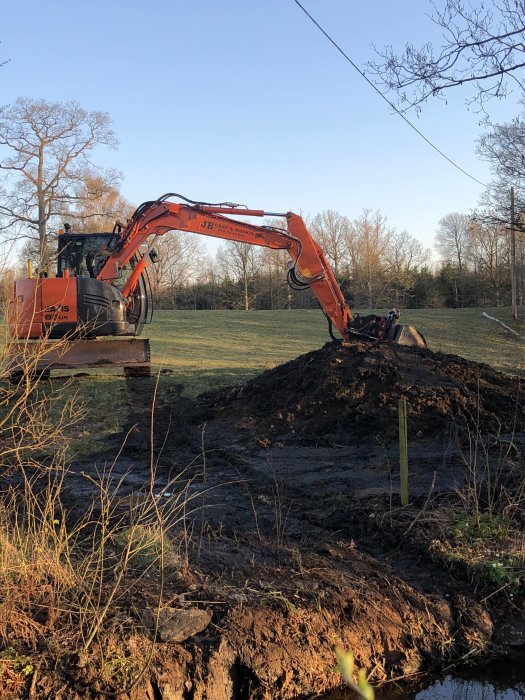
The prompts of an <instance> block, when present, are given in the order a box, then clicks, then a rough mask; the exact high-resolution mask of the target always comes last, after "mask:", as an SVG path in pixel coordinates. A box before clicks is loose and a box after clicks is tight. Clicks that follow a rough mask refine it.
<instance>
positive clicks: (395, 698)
mask: <svg viewBox="0 0 525 700" xmlns="http://www.w3.org/2000/svg"><path fill="white" fill-rule="evenodd" d="M325 698H326V700H354V698H355V695H353V694H351V693H343V694H340V695H327V696H325ZM376 700H525V657H520V658H517V659H513V660H512V661H505V662H498V663H492V664H489V665H487V666H483V667H481V668H480V667H478V668H475V669H471V670H467V671H463V672H461V673H458V674H454V675H451V676H446V677H445V678H441V679H439V680H436V681H433V682H432V683H431V684H430V685H428V686H427V687H426V688H424V689H419V690H415V689H412V690H411V689H410V688H396V687H393V686H392V687H389V686H387V687H384V688H382V689H381V690H378V691H376Z"/></svg>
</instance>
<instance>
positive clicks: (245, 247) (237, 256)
mask: <svg viewBox="0 0 525 700" xmlns="http://www.w3.org/2000/svg"><path fill="white" fill-rule="evenodd" d="M257 258H258V252H257V251H256V249H255V246H253V245H251V244H250V243H241V242H240V241H227V242H226V243H225V244H224V245H223V246H221V247H220V248H219V250H218V251H217V256H216V260H217V265H218V268H219V270H220V273H221V277H222V278H223V280H229V281H230V282H231V283H233V284H240V287H241V290H242V302H241V307H242V308H243V309H244V311H249V310H250V308H251V304H252V301H253V282H254V278H255V274H256V271H257V267H258V266H257Z"/></svg>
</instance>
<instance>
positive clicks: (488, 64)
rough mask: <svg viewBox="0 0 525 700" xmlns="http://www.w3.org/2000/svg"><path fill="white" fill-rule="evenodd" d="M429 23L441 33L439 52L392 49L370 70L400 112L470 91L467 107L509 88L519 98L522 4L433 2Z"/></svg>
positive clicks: (524, 38)
mask: <svg viewBox="0 0 525 700" xmlns="http://www.w3.org/2000/svg"><path fill="white" fill-rule="evenodd" d="M432 6H433V8H434V12H433V15H432V16H431V19H432V20H433V22H434V23H435V24H436V25H437V26H438V27H439V28H440V29H441V30H442V39H441V46H439V47H434V46H433V45H432V44H431V43H427V44H425V45H424V46H421V47H419V48H418V47H416V46H414V45H413V44H411V43H408V44H407V45H406V46H405V49H404V51H403V52H402V53H401V54H397V53H396V52H395V51H394V50H393V48H392V47H391V46H387V47H386V48H385V49H384V50H383V51H380V52H379V56H380V57H381V62H379V63H377V62H371V63H369V67H370V68H371V69H372V71H373V72H374V74H375V75H376V76H377V77H378V78H379V82H380V84H382V85H383V86H385V87H386V88H387V89H388V90H390V91H393V92H395V93H397V96H398V99H399V103H400V105H401V106H403V107H405V108H410V107H416V108H420V107H421V105H422V103H424V102H425V101H426V100H427V99H428V98H429V97H435V96H443V95H444V94H445V93H446V92H447V91H449V90H450V89H452V88H455V87H466V86H469V85H470V86H471V87H472V89H473V90H472V91H471V92H470V96H469V98H468V102H469V103H472V102H477V103H478V105H480V106H481V107H483V105H484V103H485V102H486V101H487V100H489V99H491V98H501V97H504V96H505V95H507V94H508V93H509V92H510V91H511V90H512V89H513V88H517V89H518V90H519V92H520V93H523V92H524V83H523V77H522V72H523V68H524V67H525V2H524V1H523V0H492V1H491V2H488V3H485V2H483V1H482V0H478V1H477V2H475V0H473V2H465V0H441V2H439V1H438V0H437V1H436V3H432Z"/></svg>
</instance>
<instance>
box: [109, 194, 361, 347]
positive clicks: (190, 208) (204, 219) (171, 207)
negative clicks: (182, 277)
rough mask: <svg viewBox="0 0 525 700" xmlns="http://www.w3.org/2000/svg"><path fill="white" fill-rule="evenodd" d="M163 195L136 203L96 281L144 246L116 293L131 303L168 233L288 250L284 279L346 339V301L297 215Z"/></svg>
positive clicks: (111, 275)
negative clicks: (309, 296)
mask: <svg viewBox="0 0 525 700" xmlns="http://www.w3.org/2000/svg"><path fill="white" fill-rule="evenodd" d="M169 196H170V195H164V197H161V198H160V199H159V200H156V201H154V202H146V203H145V204H143V205H141V206H140V207H139V208H138V209H137V210H136V212H135V213H134V215H133V217H132V218H131V219H130V221H129V222H128V224H127V225H126V226H125V227H124V228H123V229H122V230H121V232H120V241H119V244H118V245H117V246H116V249H115V250H114V251H113V252H112V254H111V255H109V256H108V257H107V260H106V262H105V264H104V265H103V267H102V268H101V269H100V272H99V273H98V275H97V279H99V280H102V281H104V282H109V283H111V282H112V281H113V280H114V279H116V278H117V277H118V275H119V271H120V270H121V269H123V268H124V266H125V265H126V264H127V263H128V262H129V261H130V260H131V259H132V258H133V256H136V255H137V253H138V251H139V250H140V249H141V246H143V245H144V244H146V243H147V245H148V248H147V251H146V253H145V254H143V255H142V257H141V258H140V260H139V261H138V263H137V264H136V265H135V267H134V269H133V272H132V274H131V275H130V276H129V278H128V279H127V281H126V283H125V284H124V286H123V287H122V289H121V292H122V294H123V296H124V297H125V298H126V299H131V298H132V297H133V293H134V292H135V288H136V285H137V283H138V281H139V279H140V276H141V274H142V273H143V271H144V269H145V268H146V266H147V264H148V260H149V255H148V252H149V251H151V250H152V248H153V245H154V241H155V239H156V238H157V237H158V236H161V235H163V234H164V233H166V232H168V231H172V230H177V231H188V232H192V233H198V234H202V235H205V236H211V237H214V238H221V239H226V240H230V241H240V242H242V243H249V244H251V245H258V246H263V247H266V248H273V249H276V250H287V251H288V253H289V255H290V258H291V262H290V270H289V276H290V278H291V280H292V281H293V282H294V283H295V285H296V286H298V287H310V289H311V290H312V292H313V293H314V294H315V296H316V297H317V299H318V301H319V304H320V305H321V308H322V309H323V311H324V313H325V315H326V317H327V319H328V321H329V324H330V327H331V326H332V325H333V326H334V327H335V328H336V329H337V330H338V332H339V333H340V335H341V337H342V338H343V340H345V341H346V340H348V339H349V336H350V333H351V330H350V324H351V322H352V314H351V313H350V309H349V308H348V305H347V304H346V302H345V299H344V297H343V294H342V292H341V289H340V288H339V284H338V283H337V280H336V278H335V276H334V273H333V271H332V269H331V267H330V265H329V263H328V261H327V259H326V256H325V255H324V253H323V251H322V249H321V248H320V246H319V244H318V243H317V242H316V241H315V240H314V239H313V238H312V236H311V235H310V233H309V231H308V229H307V228H306V225H305V223H304V221H303V219H302V218H301V217H300V216H298V215H297V214H293V213H292V212H288V213H286V214H281V213H275V212H265V211H263V210H259V209H243V208H240V207H237V206H234V205H229V206H228V205H218V206H213V205H207V204H197V203H196V204H191V205H190V204H183V203H176V202H169V201H166V198H167V197H169ZM231 216H236V217H237V216H243V217H265V216H271V217H282V218H283V219H284V220H285V221H286V226H287V230H282V229H280V228H276V227H272V226H257V225H254V224H250V223H246V222H244V221H237V220H235V219H232V218H230V217H231Z"/></svg>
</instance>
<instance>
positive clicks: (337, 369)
mask: <svg viewBox="0 0 525 700" xmlns="http://www.w3.org/2000/svg"><path fill="white" fill-rule="evenodd" d="M524 397H525V390H524V389H523V388H522V387H521V386H520V383H519V382H518V381H516V380H515V379H514V378H512V377H510V376H508V375H504V374H501V373H500V372H496V371H495V370H493V369H492V368H491V367H489V366H487V365H483V364H480V363H476V362H470V361H468V360H465V359H463V358H461V357H458V356H455V355H445V354H443V353H433V352H431V351H430V350H427V349H421V348H410V347H401V346H396V345H369V344H363V343H353V344H352V345H348V346H344V345H337V344H334V343H330V344H327V345H325V346H324V347H323V348H322V349H321V350H316V351H314V352H310V353H308V354H306V355H302V356H301V357H298V358H297V359H295V360H292V361H291V362H288V363H286V364H284V365H280V366H279V367H276V368H274V369H272V370H269V371H267V372H264V373H263V374H261V375H260V376H258V377H256V378H255V379H253V380H252V381H250V382H248V383H247V384H246V385H245V386H243V387H241V388H239V389H233V390H230V391H225V392H218V393H216V394H208V395H205V396H204V399H205V401H206V403H207V404H208V405H212V406H213V407H214V408H215V415H218V416H223V417H224V418H225V419H226V420H228V421H230V422H234V423H235V424H236V425H238V426H242V427H245V428H246V429H247V430H248V432H249V433H250V434H251V435H252V436H253V439H255V440H256V441H258V442H259V443H262V444H270V443H271V444H281V443H286V444H303V445H304V444H307V445H333V444H334V443H335V444H353V443H356V442H359V441H361V440H363V438H372V439H374V438H376V439H380V438H384V439H388V438H392V437H395V435H396V430H397V410H398V402H399V399H401V398H405V399H406V401H407V407H408V415H409V431H410V436H411V437H415V436H418V437H421V436H422V437H426V438H428V437H433V436H436V435H440V434H444V433H445V432H447V431H449V430H450V429H451V428H453V429H454V430H458V429H459V430H470V431H473V430H480V431H483V432H503V433H512V432H514V430H515V427H516V425H518V426H520V425H521V426H522V425H523V424H524V423H525V408H524V406H525V401H524Z"/></svg>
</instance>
